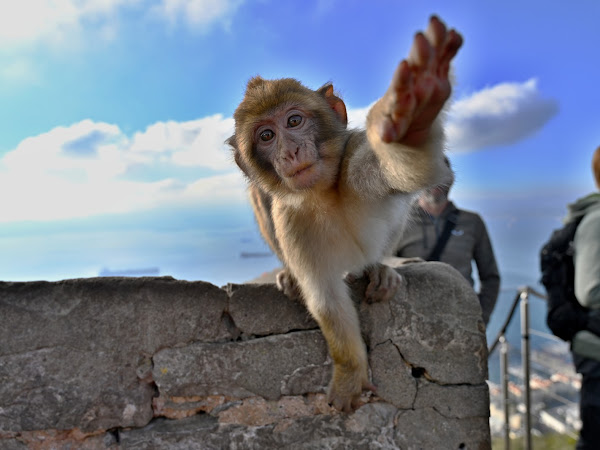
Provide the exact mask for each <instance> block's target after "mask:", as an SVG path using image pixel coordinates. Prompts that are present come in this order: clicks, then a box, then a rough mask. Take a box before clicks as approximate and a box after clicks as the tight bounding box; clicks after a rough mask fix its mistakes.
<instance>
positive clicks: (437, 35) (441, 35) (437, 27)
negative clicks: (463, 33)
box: [425, 15, 446, 49]
mask: <svg viewBox="0 0 600 450" xmlns="http://www.w3.org/2000/svg"><path fill="white" fill-rule="evenodd" d="M425 37H427V39H428V40H429V42H431V45H433V47H434V48H436V49H439V48H441V47H442V45H443V44H444V42H445V41H446V25H444V22H442V21H441V20H440V19H439V18H438V17H437V16H435V15H433V16H431V18H430V19H429V26H428V27H427V30H425Z"/></svg>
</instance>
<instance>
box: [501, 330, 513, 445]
mask: <svg viewBox="0 0 600 450" xmlns="http://www.w3.org/2000/svg"><path fill="white" fill-rule="evenodd" d="M499 340H500V377H501V379H502V407H503V409H504V450H510V414H509V396H508V344H507V343H506V337H505V336H504V334H502V335H501V336H500V338H499Z"/></svg>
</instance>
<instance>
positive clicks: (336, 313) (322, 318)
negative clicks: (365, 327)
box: [306, 278, 375, 412]
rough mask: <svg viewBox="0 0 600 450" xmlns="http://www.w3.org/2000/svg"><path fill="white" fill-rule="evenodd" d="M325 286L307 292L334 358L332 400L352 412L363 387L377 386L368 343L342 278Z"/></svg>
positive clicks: (312, 309)
mask: <svg viewBox="0 0 600 450" xmlns="http://www.w3.org/2000/svg"><path fill="white" fill-rule="evenodd" d="M330 281H331V284H330V285H329V286H328V287H326V288H325V289H318V290H313V291H312V292H314V293H315V294H316V295H307V296H306V300H307V307H308V310H309V311H310V312H311V314H312V315H313V317H314V318H315V320H316V321H317V322H318V324H319V326H320V328H321V331H322V333H323V336H324V337H325V340H326V341H327V345H328V347H329V353H330V355H331V358H332V359H333V363H334V366H333V375H332V379H331V384H330V385H329V402H330V403H331V404H332V405H333V406H334V407H335V408H337V409H339V410H341V411H344V412H351V411H352V410H353V408H354V407H356V406H357V401H358V399H359V397H360V395H361V393H362V390H363V389H370V390H374V389H375V388H374V386H373V385H372V384H371V383H370V382H369V379H368V362H367V352H366V349H365V344H364V342H363V340H362V337H361V334H360V325H359V321H358V314H357V312H356V308H355V307H354V304H353V303H352V300H351V298H350V294H349V292H348V288H347V286H346V284H345V283H344V282H343V280H342V279H341V278H339V279H337V280H330Z"/></svg>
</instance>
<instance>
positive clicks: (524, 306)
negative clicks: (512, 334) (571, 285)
mask: <svg viewBox="0 0 600 450" xmlns="http://www.w3.org/2000/svg"><path fill="white" fill-rule="evenodd" d="M521 358H522V362H521V364H522V366H523V387H524V391H523V394H524V396H525V420H524V425H525V449H526V450H531V388H530V384H529V379H530V376H531V370H530V367H529V292H528V291H527V290H524V291H523V292H521Z"/></svg>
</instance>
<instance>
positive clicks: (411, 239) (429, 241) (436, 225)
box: [396, 202, 500, 325]
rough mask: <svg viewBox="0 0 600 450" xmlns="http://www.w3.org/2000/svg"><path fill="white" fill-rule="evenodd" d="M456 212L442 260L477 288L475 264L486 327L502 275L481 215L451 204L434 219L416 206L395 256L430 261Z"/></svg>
mask: <svg viewBox="0 0 600 450" xmlns="http://www.w3.org/2000/svg"><path fill="white" fill-rule="evenodd" d="M454 211H459V214H458V220H457V224H456V226H455V227H454V229H453V230H452V233H451V235H450V238H449V239H448V242H447V243H446V247H445V248H444V251H443V252H442V254H441V256H440V261H441V262H444V263H447V264H450V265H451V266H452V267H454V268H455V269H456V270H458V271H459V272H460V273H461V274H462V275H463V276H464V277H465V278H466V279H467V281H468V282H469V283H470V284H471V286H473V285H474V282H473V274H472V266H471V261H473V260H474V261H475V264H477V272H478V274H479V282H480V285H481V286H480V289H479V293H478V297H479V303H480V304H481V310H482V314H483V321H484V322H485V324H486V325H487V323H488V321H489V320H490V316H491V314H492V311H493V310H494V306H495V305H496V300H497V298H498V291H499V290H500V274H499V273H498V266H497V264H496V258H495V256H494V251H493V249H492V244H491V242H490V238H489V235H488V232H487V229H486V227H485V224H484V223H483V220H482V219H481V217H480V216H479V215H478V214H476V213H474V212H470V211H465V210H462V209H461V210H458V208H456V206H454V203H452V202H448V206H446V208H445V209H444V211H443V212H442V214H441V215H440V217H438V218H437V219H434V218H432V217H431V216H430V215H429V214H428V213H427V212H425V211H424V210H423V209H422V208H420V207H418V206H415V211H414V212H415V213H414V214H413V217H412V219H411V221H410V222H409V224H408V226H407V227H406V230H405V231H404V235H403V236H402V239H401V241H400V243H399V244H398V246H397V247H396V256H400V257H405V258H410V257H419V258H423V259H427V256H428V255H429V254H430V253H431V251H432V249H433V248H434V247H435V244H436V242H437V238H438V236H439V235H440V234H441V233H442V230H443V229H444V225H445V223H446V219H447V218H448V216H449V215H450V214H451V213H453V212H454Z"/></svg>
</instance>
